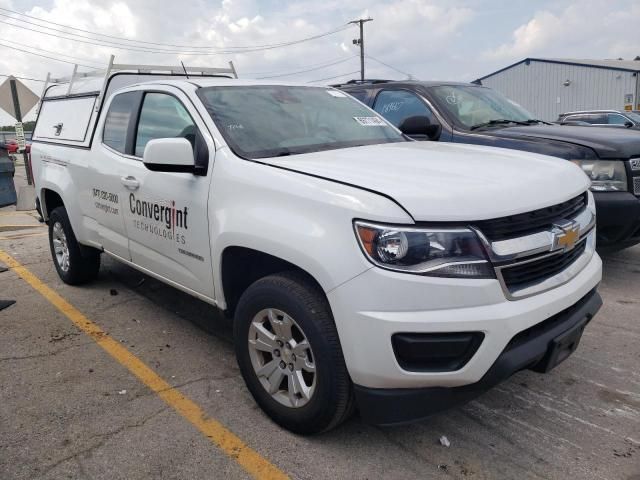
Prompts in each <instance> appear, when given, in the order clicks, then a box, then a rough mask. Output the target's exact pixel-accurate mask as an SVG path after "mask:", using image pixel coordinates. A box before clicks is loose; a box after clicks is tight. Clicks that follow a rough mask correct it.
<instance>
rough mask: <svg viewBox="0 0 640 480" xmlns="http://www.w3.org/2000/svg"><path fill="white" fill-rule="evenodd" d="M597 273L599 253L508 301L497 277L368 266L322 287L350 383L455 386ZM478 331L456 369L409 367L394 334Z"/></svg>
mask: <svg viewBox="0 0 640 480" xmlns="http://www.w3.org/2000/svg"><path fill="white" fill-rule="evenodd" d="M601 278H602V261H601V260H600V257H599V256H598V255H597V254H593V256H592V257H591V260H590V261H589V262H588V263H587V265H586V266H585V267H584V268H583V270H582V271H581V272H580V273H578V274H577V275H576V276H575V277H574V278H572V279H571V280H570V281H569V282H567V283H565V284H563V285H560V286H558V287H556V288H553V289H552V290H549V291H546V292H544V293H540V294H537V295H533V296H530V297H527V298H523V299H520V300H515V301H510V300H507V299H506V298H505V294H504V292H503V290H502V288H501V287H500V284H499V282H498V281H497V280H495V279H477V280H470V279H456V278H437V277H427V276H420V275H409V274H405V273H397V272H392V271H388V270H384V269H381V268H375V267H373V268H371V269H369V270H367V271H366V272H364V273H362V274H360V275H358V276H357V277H355V278H353V279H351V280H350V281H348V282H346V283H344V284H342V285H341V286H339V287H337V288H335V289H333V290H331V291H329V292H327V297H328V299H329V302H330V305H331V309H332V312H333V316H334V319H335V323H336V327H337V330H338V334H339V336H340V343H341V346H342V351H343V354H344V358H345V362H346V365H347V369H348V370H349V374H350V376H351V379H352V381H353V382H354V383H355V384H356V385H360V386H362V387H368V388H391V389H395V388H403V389H404V388H424V387H458V386H462V385H468V384H472V383H476V382H478V381H480V379H481V378H482V377H484V375H485V374H486V373H487V371H488V370H489V369H490V368H491V366H492V365H493V364H494V363H495V361H496V359H497V358H498V356H499V355H500V353H501V352H502V351H504V349H505V347H506V346H507V344H508V343H509V341H510V340H511V339H512V338H513V337H514V336H515V335H516V334H518V333H519V332H521V331H523V330H526V329H528V328H530V327H532V326H533V325H537V324H539V323H540V322H542V321H544V320H546V319H548V318H550V317H552V316H553V315H556V314H557V313H558V312H561V311H563V310H565V309H567V308H569V307H571V306H572V305H575V304H576V303H577V302H578V301H579V300H580V299H581V298H583V297H584V296H585V295H587V294H588V293H589V292H590V291H591V290H593V289H594V288H595V287H596V286H597V285H598V283H599V282H600V280H601ZM405 332H411V333H446V332H481V333H483V334H484V339H483V341H482V343H481V345H480V347H479V348H478V349H477V351H476V352H475V354H473V356H472V357H471V358H470V360H469V361H468V362H467V363H466V364H465V365H464V366H462V367H461V368H459V369H458V370H454V371H445V372H443V371H436V372H434V371H408V370H405V369H403V368H402V367H401V366H400V364H399V363H398V360H397V359H396V356H395V353H394V350H393V345H392V341H391V339H392V337H393V335H394V334H396V333H405Z"/></svg>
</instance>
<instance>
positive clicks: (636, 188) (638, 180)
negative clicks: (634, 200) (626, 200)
mask: <svg viewBox="0 0 640 480" xmlns="http://www.w3.org/2000/svg"><path fill="white" fill-rule="evenodd" d="M633 194H634V195H640V177H634V178H633Z"/></svg>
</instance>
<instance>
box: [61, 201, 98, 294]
mask: <svg viewBox="0 0 640 480" xmlns="http://www.w3.org/2000/svg"><path fill="white" fill-rule="evenodd" d="M49 247H50V248H51V257H52V258H53V263H54V265H55V266H56V270H57V271H58V275H59V276H60V278H61V279H62V281H63V282H64V283H68V284H69V285H80V284H82V283H86V282H89V281H91V280H93V279H94V278H96V277H97V276H98V271H99V270H100V252H99V251H98V250H96V249H95V248H91V247H85V246H83V245H80V244H79V243H78V241H77V240H76V236H75V234H74V233H73V229H72V228H71V222H69V216H68V215H67V210H66V209H65V208H64V207H56V208H54V209H53V211H52V212H51V215H49Z"/></svg>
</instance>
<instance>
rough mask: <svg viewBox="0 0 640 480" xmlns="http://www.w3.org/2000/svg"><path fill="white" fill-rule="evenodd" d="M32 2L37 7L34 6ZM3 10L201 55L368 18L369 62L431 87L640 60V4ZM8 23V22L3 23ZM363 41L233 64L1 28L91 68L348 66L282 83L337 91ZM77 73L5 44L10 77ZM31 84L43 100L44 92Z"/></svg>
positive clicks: (47, 1) (449, 2)
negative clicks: (596, 61) (510, 67)
mask: <svg viewBox="0 0 640 480" xmlns="http://www.w3.org/2000/svg"><path fill="white" fill-rule="evenodd" d="M25 1H28V2H29V5H37V6H35V7H25V6H24V2H25ZM20 3H22V4H23V6H20V5H19V4H20ZM0 6H2V7H3V8H9V9H13V10H17V11H20V12H22V13H26V14H28V15H31V16H33V17H37V18H40V19H43V20H46V21H51V22H56V23H59V24H63V25H72V26H75V27H77V28H81V29H84V30H87V31H90V32H96V33H98V32H99V33H103V34H108V35H114V36H117V37H123V38H129V39H133V40H138V41H147V42H162V43H165V44H175V45H189V46H191V47H190V48H191V50H194V47H198V46H203V45H206V46H208V47H211V48H212V49H223V48H228V47H230V46H233V47H237V46H250V45H267V44H277V43H280V42H287V41H292V40H296V39H301V38H305V37H309V36H313V35H319V34H322V33H324V32H327V31H330V30H333V29H335V28H338V27H340V26H344V25H346V24H347V22H349V21H350V20H354V19H357V18H360V17H366V16H369V15H370V16H371V17H372V18H373V19H374V21H373V22H370V23H367V24H366V25H365V46H366V52H367V53H368V54H369V55H371V56H372V57H375V58H378V59H380V60H382V61H383V62H385V63H388V64H390V65H393V66H395V67H397V68H398V69H400V70H401V71H403V72H408V73H411V74H413V75H415V76H416V77H417V78H421V79H434V78H441V79H451V80H463V81H464V80H472V79H473V78H477V77H478V76H480V75H482V74H483V73H487V72H489V71H492V70H495V69H497V68H500V67H502V66H504V65H506V64H507V63H508V62H510V61H512V60H518V59H521V58H523V57H525V56H529V55H539V56H565V57H568V56H574V57H577V56H579V57H592V58H611V57H618V56H622V57H625V58H633V57H634V56H635V55H637V54H640V47H639V45H640V34H639V33H638V32H639V30H638V28H637V25H639V24H640V1H638V0H606V1H605V0H562V1H561V2H559V1H558V0H538V1H536V2H531V1H527V0H511V2H509V3H508V5H507V4H503V5H501V6H496V3H495V2H494V0H393V1H391V0H350V1H349V2H344V0H321V1H318V0H298V1H287V2H285V1H282V2H274V1H269V2H265V1H262V0H217V1H212V0H181V1H179V2H159V1H158V0H21V2H16V1H12V0H0ZM5 21H6V18H4V17H0V22H5ZM29 21H32V20H29ZM23 26H25V27H29V28H33V29H36V30H37V29H38V28H37V27H35V26H33V25H28V24H23ZM51 26H52V27H54V28H62V27H57V26H55V25H51ZM71 32H73V33H77V34H79V35H83V36H86V35H87V34H85V33H82V32H77V31H71ZM53 33H55V34H56V35H59V34H60V33H59V32H53ZM357 36H358V29H357V27H356V26H351V27H349V28H348V29H346V30H344V31H341V32H339V33H336V34H334V35H330V36H327V37H324V38H322V39H318V40H314V41H310V42H305V43H300V44H297V45H292V46H289V47H286V48H276V49H269V50H264V51H261V52H253V53H246V52H245V53H236V54H234V55H230V54H221V55H178V54H153V53H149V52H142V51H137V52H136V51H123V50H119V49H116V48H114V47H113V46H112V47H107V46H96V45H90V44H86V43H81V42H77V41H70V40H66V39H62V38H56V37H54V36H49V35H44V34H41V33H35V32H30V31H25V30H22V29H19V28H16V27H10V26H8V25H7V24H6V23H0V43H6V40H9V41H12V42H16V43H11V45H13V46H17V47H19V46H20V44H23V45H26V46H33V47H38V48H42V49H46V50H49V51H51V52H59V53H61V54H64V55H68V56H72V57H75V58H78V59H83V60H86V62H83V63H87V64H100V65H103V64H105V63H106V62H107V60H108V58H109V55H111V54H115V55H116V62H121V63H140V64H143V63H149V64H151V63H152V64H158V63H160V64H167V65H169V64H173V65H177V64H178V63H179V61H180V60H183V61H184V62H185V64H187V65H191V66H195V65H203V66H218V65H226V63H227V61H229V60H233V62H234V63H235V65H236V67H237V70H238V72H239V73H240V75H241V76H243V75H244V76H247V75H248V74H253V75H251V76H260V75H259V74H260V73H262V74H264V75H268V74H277V73H288V72H296V71H300V70H306V69H308V68H310V67H313V66H317V65H323V64H327V63H335V61H336V60H340V59H347V60H346V61H344V62H340V63H337V64H335V65H329V66H326V67H322V68H321V69H318V70H313V71H310V72H307V73H301V74H298V75H293V76H289V77H282V80H287V81H302V82H304V81H310V80H316V79H321V78H326V77H332V76H338V77H337V78H336V79H329V80H327V82H337V81H343V80H347V79H348V78H354V77H357V75H356V74H352V75H350V76H344V75H343V76H340V75H341V74H345V73H348V72H355V71H357V70H359V68H360V64H359V59H358V58H357V54H358V53H359V50H358V47H357V46H355V45H353V43H352V40H353V39H354V38H356V37H357ZM509 36H510V37H509ZM2 39H4V40H2ZM77 40H82V38H77ZM85 40H86V39H85ZM103 40H107V39H105V38H103ZM111 41H116V42H117V41H118V40H114V39H111ZM7 45H8V43H7ZM137 46H138V47H139V48H141V49H146V50H149V49H153V48H156V49H157V48H162V47H159V46H154V45H151V44H144V43H138V44H137ZM165 48H168V49H171V47H165ZM636 50H638V51H636ZM40 53H42V54H44V55H47V56H54V57H55V56H56V55H55V53H54V54H49V53H46V52H40ZM60 58H64V59H66V60H68V61H72V62H73V61H74V59H72V58H69V57H60ZM71 68H72V66H71V65H65V64H64V63H60V62H56V61H54V60H49V59H45V58H41V57H37V56H34V55H30V54H27V53H23V52H19V51H16V50H11V49H9V48H7V47H2V46H0V73H12V74H14V75H23V76H28V77H35V78H44V77H45V76H46V73H47V72H48V71H51V72H52V73H53V74H54V75H56V76H57V75H65V74H69V73H70V71H71ZM366 68H367V72H366V75H367V76H368V77H370V78H404V75H403V74H402V73H399V72H396V71H394V70H392V69H389V68H388V67H386V66H384V65H381V64H379V63H376V61H374V60H372V59H367V60H366ZM0 81H2V78H0ZM28 85H29V86H30V87H32V89H33V90H34V91H36V92H37V93H39V92H40V89H41V84H38V83H33V82H32V83H28ZM6 123H9V121H8V119H7V117H6V116H3V115H2V114H0V125H2V124H6Z"/></svg>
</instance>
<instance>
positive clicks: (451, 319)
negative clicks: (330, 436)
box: [32, 67, 602, 433]
mask: <svg viewBox="0 0 640 480" xmlns="http://www.w3.org/2000/svg"><path fill="white" fill-rule="evenodd" d="M144 70H145V72H147V76H146V77H143V79H146V80H152V78H153V77H152V76H150V73H149V67H145V69H144ZM166 70H168V71H172V70H173V71H177V70H178V68H177V67H176V68H172V69H170V68H166ZM131 77H132V78H131V79H130V80H128V81H127V78H126V76H124V75H115V76H112V77H111V80H110V84H111V82H113V80H114V79H115V78H117V79H118V80H119V81H118V82H117V84H118V85H119V87H118V88H114V89H111V88H110V87H107V89H106V93H104V96H103V90H101V87H102V85H103V84H104V80H103V78H102V77H101V78H97V79H95V80H96V81H95V82H94V81H93V80H92V79H90V78H84V79H83V82H82V83H80V82H78V83H77V84H75V85H74V88H73V89H72V90H71V93H70V95H69V90H70V88H69V86H68V85H65V84H62V85H57V86H54V87H51V88H49V89H47V90H46V94H45V96H44V98H43V102H42V107H41V109H40V113H39V117H38V121H37V124H36V127H35V131H34V133H33V154H32V156H33V168H34V174H35V184H36V192H37V196H38V199H39V204H40V208H41V211H42V214H43V215H44V218H45V219H46V221H47V223H48V226H49V238H50V247H51V254H52V259H53V263H54V265H55V268H56V270H57V272H58V274H59V276H60V278H61V279H62V280H63V281H64V282H66V283H69V284H80V283H83V282H87V281H89V280H91V279H93V278H95V277H96V276H97V275H98V270H99V267H100V255H101V254H103V253H104V254H107V255H109V256H110V257H113V258H115V259H116V260H118V261H120V262H123V263H125V264H127V265H130V266H132V267H133V268H137V269H139V270H141V271H143V272H145V273H147V274H149V275H151V276H153V277H155V278H158V279H159V280H161V281H163V282H166V283H168V284H170V285H172V286H174V287H176V288H178V289H181V290H183V291H185V292H187V293H189V294H191V295H193V296H195V297H196V298H199V299H201V300H203V301H205V302H208V303H211V304H213V305H216V306H217V307H219V308H221V309H223V310H225V311H226V312H227V314H228V315H229V316H231V317H232V318H233V319H234V320H233V323H234V343H235V351H236V356H237V361H238V364H239V366H240V371H241V373H242V376H243V377H244V380H245V382H246V384H247V386H248V388H249V390H250V392H251V393H252V395H253V397H254V398H255V400H256V401H257V403H258V404H259V405H260V406H261V407H262V409H263V410H264V411H265V412H266V413H267V414H268V415H269V416H270V417H271V418H272V419H273V420H274V421H276V422H277V423H279V424H280V425H282V426H284V427H286V428H288V429H290V430H292V431H295V432H300V433H315V432H320V431H324V430H327V429H330V428H333V427H335V426H336V425H338V424H339V423H340V422H342V421H343V420H345V419H346V418H347V417H348V416H349V415H350V414H351V412H352V411H353V409H354V407H355V406H356V405H357V407H358V408H359V410H360V413H361V416H362V417H363V418H364V419H365V421H368V422H372V423H376V424H391V423H398V422H404V421H408V420H414V419H417V418H422V417H424V416H426V415H428V414H430V413H433V412H437V411H439V410H442V409H445V408H449V407H451V406H453V405H455V404H457V403H460V402H464V401H467V400H469V399H471V398H473V397H474V396H476V395H478V394H479V393H480V392H482V391H485V390H487V389H488V388H490V387H492V386H494V385H496V384H497V383H499V382H501V381H502V380H504V379H506V378H507V377H509V376H510V375H511V374H513V373H515V372H517V371H519V370H522V369H533V370H536V371H539V372H546V371H548V370H550V369H551V368H553V367H554V366H555V365H556V364H558V363H559V362H561V361H563V360H564V359H565V358H566V357H567V356H569V355H570V354H571V353H572V352H573V351H574V350H575V348H576V347H577V345H578V342H579V340H580V336H581V334H582V332H583V330H584V328H585V326H586V325H587V323H588V322H589V321H590V320H591V319H592V318H593V316H594V315H595V313H596V312H597V311H598V309H599V307H600V305H601V300H600V297H599V295H598V293H597V292H596V287H597V285H598V284H599V282H600V280H601V274H602V271H601V269H602V263H601V260H600V258H599V256H598V254H597V253H595V231H594V227H595V206H594V200H593V195H592V194H591V193H590V192H589V181H588V179H587V178H586V177H585V175H584V174H583V173H582V172H581V170H580V169H579V168H578V167H577V166H575V165H573V164H571V163H569V162H564V161H562V160H559V159H557V158H552V157H547V156H542V155H535V154H531V153H525V152H516V151H509V150H505V149H495V148H487V147H481V146H472V145H445V144H435V143H432V144H428V143H420V142H414V141H411V140H410V139H408V138H406V137H405V136H403V135H402V134H401V133H400V132H398V131H397V129H395V128H394V127H393V126H392V125H391V124H389V123H388V122H387V121H385V120H384V119H383V118H382V117H380V116H378V115H377V114H376V113H375V112H373V111H371V110H370V109H368V108H367V107H365V106H364V105H362V104H361V103H360V102H357V101H355V100H354V99H353V98H351V97H350V96H349V95H347V94H345V93H344V92H341V91H339V90H336V89H332V88H327V87H319V86H308V85H280V84H278V83H274V82H266V81H262V82H260V81H248V80H245V81H241V80H234V79H224V78H206V77H203V76H190V78H189V79H188V80H187V79H171V78H169V79H168V78H167V77H166V75H164V76H161V77H160V78H161V80H155V81H153V80H152V81H144V82H143V83H138V82H140V78H141V77H140V76H138V75H132V76H131ZM178 78H179V77H178ZM67 95H68V96H67ZM49 98H50V99H51V100H49ZM101 98H104V99H105V103H104V105H103V106H100V105H98V113H97V114H96V115H93V114H92V113H93V112H94V111H95V108H96V102H99V99H101ZM56 132H61V134H60V135H59V136H56V135H55V134H56ZM85 132H91V133H90V134H89V135H85ZM77 147H82V148H77ZM565 388H566V387H565Z"/></svg>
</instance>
